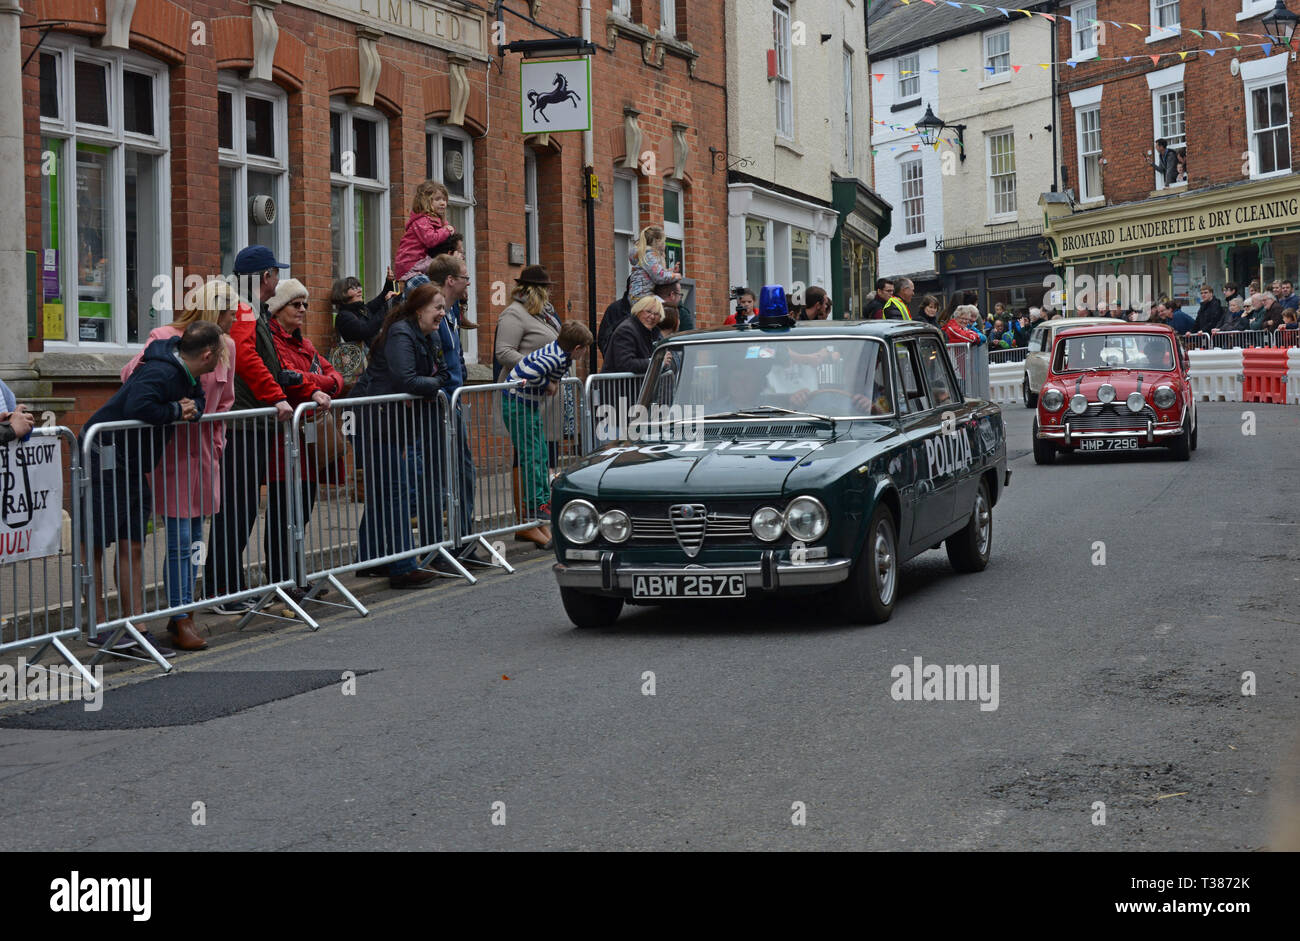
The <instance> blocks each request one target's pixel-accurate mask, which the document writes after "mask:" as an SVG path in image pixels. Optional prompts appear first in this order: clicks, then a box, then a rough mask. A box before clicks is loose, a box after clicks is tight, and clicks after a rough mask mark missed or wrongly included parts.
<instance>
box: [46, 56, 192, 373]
mask: <svg viewBox="0 0 1300 941" xmlns="http://www.w3.org/2000/svg"><path fill="white" fill-rule="evenodd" d="M40 54H50V55H54V56H56V57H57V59H58V64H57V66H56V72H55V74H56V76H57V80H58V86H59V87H58V95H57V100H58V104H59V116H58V117H57V118H48V117H44V116H41V115H40V105H39V101H38V103H37V114H38V118H39V135H40V137H41V138H42V139H44V138H47V137H48V138H54V139H57V140H60V141H62V143H61V145H60V146H61V148H62V151H63V154H62V158H61V161H62V164H63V165H62V166H60V167H59V168H58V177H59V178H58V183H57V185H58V194H59V218H58V225H59V245H58V246H57V251H58V253H59V258H60V259H61V262H60V265H59V289H60V297H61V298H62V300H63V324H64V327H63V332H64V338H63V339H61V340H60V339H46V340H45V341H44V347H45V349H46V350H51V351H54V350H74V349H79V348H83V347H84V348H86V349H87V350H111V349H114V348H116V349H119V350H136V349H140V348H142V347H143V346H144V345H145V344H146V342H147V341H148V331H146V330H138V331H137V332H138V334H139V335H138V337H137V339H136V340H135V341H134V342H131V341H129V340H128V339H127V321H128V317H129V315H130V311H128V309H127V296H128V293H127V288H128V285H127V258H126V162H127V152H128V150H131V151H136V152H138V153H141V154H146V155H148V156H150V157H152V158H154V159H155V160H156V161H157V163H156V165H155V166H156V174H155V177H156V179H155V181H154V187H155V189H154V192H153V197H152V198H153V200H154V202H155V205H156V207H157V210H158V219H157V224H156V226H155V228H154V239H155V241H156V251H155V255H154V258H153V259H152V260H151V262H149V263H148V264H149V265H151V266H152V267H154V269H155V271H156V274H157V275H158V276H162V277H164V278H165V279H167V280H166V282H163V283H164V284H170V282H171V279H172V278H173V277H174V272H173V271H172V258H171V126H170V125H171V122H170V115H171V112H170V107H171V101H170V89H169V85H168V79H169V77H170V72H169V69H168V66H167V65H166V64H165V63H163V62H160V61H158V60H155V59H153V58H151V57H149V56H146V55H144V54H142V53H139V52H136V51H134V50H117V49H102V48H99V47H92V46H91V45H90V44H89V43H88V42H86V41H85V40H83V39H80V38H78V37H73V36H69V35H57V34H51V35H50V36H48V37H47V39H46V41H45V42H43V43H42V44H41V49H40ZM78 61H88V62H94V63H96V64H98V65H101V66H107V75H106V79H105V82H106V94H105V99H106V102H107V108H108V120H109V123H108V125H107V126H100V125H90V124H81V123H79V122H78V121H77V120H76V92H75V89H76V63H77V62H78ZM127 70H129V71H132V72H136V73H140V74H144V75H146V76H148V77H150V79H151V80H152V86H153V88H152V91H153V94H152V103H153V125H154V133H153V134H152V135H145V134H140V133H137V132H134V131H128V130H126V129H125V127H124V123H125V102H124V92H123V73H124V72H125V71H127ZM78 144H86V145H89V146H94V147H101V148H107V149H108V158H109V159H108V161H107V169H108V174H109V184H108V185H109V186H110V187H111V190H112V195H111V199H112V205H111V207H110V220H109V232H108V238H109V239H111V241H112V244H113V250H114V252H115V257H113V258H112V262H111V265H110V267H109V270H108V271H107V272H106V274H107V276H108V277H109V278H111V284H110V285H108V291H107V293H106V297H107V303H108V304H109V309H110V311H111V314H112V317H111V326H110V327H109V330H110V331H111V337H110V338H109V339H106V340H103V341H97V340H86V341H82V339H81V331H80V320H81V318H80V316H79V313H80V304H81V300H82V299H81V296H80V287H81V285H80V281H79V272H78V265H77V264H76V262H75V259H77V258H78V257H79V254H80V253H79V250H78V251H69V250H68V249H67V248H66V246H67V245H68V244H70V243H69V242H68V239H69V238H73V239H75V238H76V236H77V233H78V207H77V172H76V159H77V158H76V154H77V146H78ZM69 160H71V162H70V163H69ZM42 199H44V195H43V194H42ZM43 242H44V237H43V236H42V243H43ZM44 247H45V246H44V245H43V244H42V249H43V248H44ZM70 259H71V260H74V261H73V262H72V263H69V262H68V260H70ZM139 267H141V265H140V263H139V261H138V260H137V273H138V270H139ZM151 280H152V282H153V286H152V287H151V288H149V289H148V295H147V296H148V298H149V301H150V307H151V309H153V308H152V300H153V298H154V297H155V296H157V294H158V292H159V290H160V287H159V284H160V282H159V281H158V280H157V277H155V278H154V279H151ZM177 288H179V289H180V291H181V293H182V296H183V293H184V284H183V283H182V284H180V285H172V291H171V292H170V293H169V295H168V297H167V305H168V306H165V307H163V308H160V309H155V313H156V314H157V324H155V326H161V325H163V324H167V323H170V322H171V321H172V319H173V318H172V313H173V312H172V309H171V306H170V305H172V304H174V302H175V301H174V297H175V292H176V289H177ZM40 296H41V297H42V301H43V300H44V296H43V293H42V294H41V295H40ZM141 300H142V298H141V297H140V294H139V291H138V286H137V304H139V303H140V302H141ZM141 326H143V325H141Z"/></svg>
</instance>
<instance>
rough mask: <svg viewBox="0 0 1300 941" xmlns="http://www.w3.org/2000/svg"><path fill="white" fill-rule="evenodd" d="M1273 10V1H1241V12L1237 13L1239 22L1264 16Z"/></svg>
mask: <svg viewBox="0 0 1300 941" xmlns="http://www.w3.org/2000/svg"><path fill="white" fill-rule="evenodd" d="M1272 9H1273V0H1241V10H1240V11H1239V12H1238V13H1237V22H1238V23H1240V22H1241V21H1242V20H1249V19H1252V18H1254V17H1256V16H1263V15H1264V14H1265V13H1268V12H1269V11H1271V10H1272Z"/></svg>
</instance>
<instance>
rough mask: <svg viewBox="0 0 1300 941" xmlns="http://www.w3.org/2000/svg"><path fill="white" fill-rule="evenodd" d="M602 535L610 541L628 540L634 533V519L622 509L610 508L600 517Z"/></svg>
mask: <svg viewBox="0 0 1300 941" xmlns="http://www.w3.org/2000/svg"><path fill="white" fill-rule="evenodd" d="M570 505H572V504H570ZM600 535H601V537H602V538H603V539H606V540H607V541H609V542H626V541H627V537H628V536H630V535H632V521H631V520H630V519H628V517H627V514H626V513H624V512H623V511H622V510H608V511H607V512H605V513H602V514H601V517H600Z"/></svg>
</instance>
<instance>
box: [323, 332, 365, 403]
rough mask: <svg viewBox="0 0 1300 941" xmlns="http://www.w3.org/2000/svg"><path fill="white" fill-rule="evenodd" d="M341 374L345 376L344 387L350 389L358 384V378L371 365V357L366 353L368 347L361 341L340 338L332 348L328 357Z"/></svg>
mask: <svg viewBox="0 0 1300 941" xmlns="http://www.w3.org/2000/svg"><path fill="white" fill-rule="evenodd" d="M327 359H329V361H330V365H332V366H333V367H334V368H335V369H337V370H338V371H339V375H341V376H342V377H343V388H344V390H345V391H346V390H348V389H350V388H352V387H353V386H354V385H356V382H357V380H358V379H360V378H361V376H362V374H363V373H364V372H365V371H366V367H367V366H368V365H370V358H369V357H368V356H367V355H366V348H365V347H364V346H362V345H361V344H360V343H354V342H353V341H351V340H340V341H339V342H338V343H336V344H335V345H334V349H332V350H330V352H329V356H328V357H327Z"/></svg>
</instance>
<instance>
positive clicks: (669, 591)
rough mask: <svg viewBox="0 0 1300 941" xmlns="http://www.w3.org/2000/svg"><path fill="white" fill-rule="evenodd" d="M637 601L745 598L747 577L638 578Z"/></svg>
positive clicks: (635, 587)
mask: <svg viewBox="0 0 1300 941" xmlns="http://www.w3.org/2000/svg"><path fill="white" fill-rule="evenodd" d="M632 595H633V597H635V598H743V597H744V596H745V576H744V575H638V576H636V579H635V581H634V582H633V585H632Z"/></svg>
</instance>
